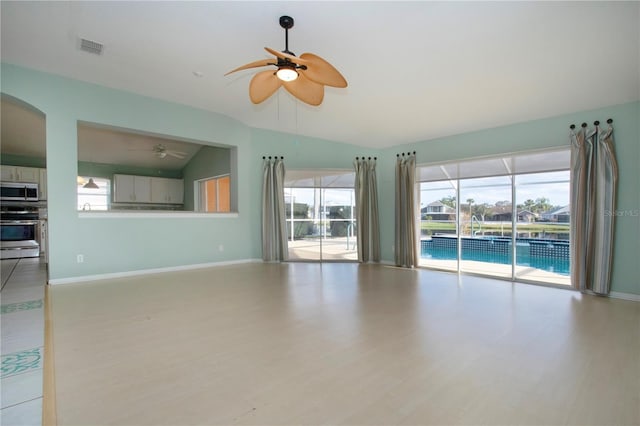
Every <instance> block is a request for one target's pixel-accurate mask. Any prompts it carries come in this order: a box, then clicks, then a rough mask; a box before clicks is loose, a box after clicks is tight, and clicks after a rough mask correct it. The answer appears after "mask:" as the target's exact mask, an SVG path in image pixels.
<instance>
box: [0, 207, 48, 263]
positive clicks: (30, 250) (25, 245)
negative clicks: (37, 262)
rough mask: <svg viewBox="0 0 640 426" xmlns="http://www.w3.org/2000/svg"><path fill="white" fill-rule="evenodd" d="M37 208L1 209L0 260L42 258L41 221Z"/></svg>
mask: <svg viewBox="0 0 640 426" xmlns="http://www.w3.org/2000/svg"><path fill="white" fill-rule="evenodd" d="M38 219H39V218H38V209H37V207H28V206H27V207H20V206H18V207H9V206H2V208H1V209H0V234H1V238H0V258H2V259H13V258H21V257H39V256H40V243H39V239H40V238H39V233H40V221H39V220H38Z"/></svg>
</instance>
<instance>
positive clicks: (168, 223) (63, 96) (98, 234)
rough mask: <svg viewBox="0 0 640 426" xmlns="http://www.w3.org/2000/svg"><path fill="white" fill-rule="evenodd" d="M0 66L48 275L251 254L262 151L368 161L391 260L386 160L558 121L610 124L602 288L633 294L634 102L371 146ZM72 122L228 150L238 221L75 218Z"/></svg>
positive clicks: (519, 147) (557, 137) (541, 130)
mask: <svg viewBox="0 0 640 426" xmlns="http://www.w3.org/2000/svg"><path fill="white" fill-rule="evenodd" d="M1 71H2V73H1V84H2V91H3V92H4V93H6V94H8V95H11V96H14V97H16V98H18V99H20V100H22V101H25V102H27V103H29V104H30V105H32V106H33V107H35V108H37V109H38V110H40V111H42V112H43V113H44V114H46V134H47V175H48V190H49V194H50V195H49V200H48V207H49V222H50V261H51V263H50V268H49V272H50V277H51V279H62V278H71V277H77V276H86V275H92V274H102V273H114V272H125V271H133V270H143V269H151V268H160V267H170V266H182V265H190V264H198V263H207V262H217V261H226V260H241V259H252V258H253V259H259V258H260V257H261V253H260V251H261V242H260V241H261V231H260V226H261V225H260V220H261V219H260V217H261V215H260V203H261V201H260V199H261V181H262V156H269V155H271V156H273V155H279V156H280V155H282V156H284V157H285V166H286V168H287V169H305V168H330V169H345V170H351V169H352V168H353V165H352V162H353V159H354V158H355V157H356V156H363V155H364V156H377V157H378V167H377V170H378V186H379V193H378V194H379V201H380V220H381V244H382V254H383V260H385V261H389V262H391V261H393V251H392V245H393V241H394V236H393V232H394V208H393V205H394V167H395V158H396V153H398V152H406V151H413V150H415V151H417V158H418V163H419V164H421V163H422V164H425V163H433V162H441V161H449V160H459V159H463V158H472V157H478V156H486V155H496V154H503V153H511V152H520V151H528V150H535V149H541V148H550V147H559V146H566V145H567V144H568V131H569V129H568V127H569V124H571V123H575V124H580V123H582V122H583V121H587V122H593V121H594V120H600V121H601V122H604V121H605V120H606V119H607V118H613V120H614V126H615V138H616V149H617V157H618V162H619V167H620V182H619V190H618V211H620V212H627V214H626V215H623V216H620V217H618V219H617V226H616V242H615V248H614V249H615V259H614V268H613V284H612V291H616V292H624V293H633V294H640V281H639V280H638V278H637V277H638V276H640V262H638V253H640V217H638V212H639V210H640V171H639V168H638V165H639V164H640V150H639V148H638V146H639V143H638V141H639V139H640V132H639V130H638V123H639V122H640V103H639V102H634V103H630V104H624V105H617V106H612V107H607V108H600V109H597V110H593V111H586V112H576V113H573V114H567V115H563V116H560V117H552V118H548V119H544V120H536V121H530V122H525V123H521V124H516V125H512V126H505V127H500V128H495V129H487V130H482V131H478V132H472V133H467V134H462V135H455V136H449V137H444V138H438V139H434V140H429V141H420V142H416V143H412V144H405V145H399V146H395V147H392V148H387V149H381V150H373V149H367V148H362V147H359V146H355V145H349V144H344V143H338V142H332V141H327V140H322V139H318V138H309V137H304V136H298V135H294V134H290V133H282V132H275V131H269V130H263V129H253V128H249V127H248V126H246V125H244V124H242V123H240V122H238V121H235V120H233V119H231V118H229V117H225V116H222V115H220V114H215V113H212V112H209V111H204V110H200V109H196V108H190V107H186V106H184V105H178V104H174V103H170V102H165V101H161V100H158V99H152V98H149V97H144V96H139V95H135V94H132V93H128V92H124V91H118V90H113V89H109V88H106V87H102V86H98V85H92V84H87V83H83V82H80V81H76V80H72V79H68V78H63V77H59V76H55V75H52V74H47V73H42V72H39V71H34V70H31V69H26V68H22V67H17V66H14V65H9V64H2V69H1ZM78 120H81V121H88V122H94V123H102V124H105V125H109V126H115V127H122V128H130V129H138V130H140V131H143V132H150V133H157V134H163V135H167V136H169V137H172V136H173V137H177V138H187V139H193V140H197V141H201V142H202V143H203V144H210V145H211V146H213V147H215V146H221V145H222V146H230V147H234V148H235V149H234V150H232V151H231V154H230V155H231V157H232V160H231V163H232V164H233V158H234V157H235V158H237V165H236V170H231V173H232V176H237V179H235V180H236V182H234V184H235V185H237V206H238V211H239V214H238V217H235V218H221V217H211V218H209V217H205V218H185V219H181V218H159V217H158V218H152V219H126V218H107V219H85V218H80V217H79V215H78V212H77V211H76V210H75V209H76V205H75V203H76V193H75V188H76V183H75V182H76V175H77V172H78V165H77V146H76V145H77V122H78ZM159 230H161V231H159ZM219 245H224V251H219V250H218V246H219ZM77 254H84V258H85V262H84V263H82V264H77V263H76V255H77Z"/></svg>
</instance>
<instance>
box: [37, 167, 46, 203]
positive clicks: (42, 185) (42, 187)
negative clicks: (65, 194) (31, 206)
mask: <svg viewBox="0 0 640 426" xmlns="http://www.w3.org/2000/svg"><path fill="white" fill-rule="evenodd" d="M38 171H39V173H40V182H39V185H38V190H39V191H40V194H38V198H39V199H40V200H46V199H47V169H38Z"/></svg>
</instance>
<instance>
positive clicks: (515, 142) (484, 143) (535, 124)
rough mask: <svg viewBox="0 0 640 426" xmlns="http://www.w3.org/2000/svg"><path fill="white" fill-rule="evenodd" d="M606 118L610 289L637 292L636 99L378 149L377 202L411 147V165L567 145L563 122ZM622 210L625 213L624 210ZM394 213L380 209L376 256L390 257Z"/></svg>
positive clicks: (390, 195)
mask: <svg viewBox="0 0 640 426" xmlns="http://www.w3.org/2000/svg"><path fill="white" fill-rule="evenodd" d="M608 118H612V119H613V121H614V123H613V125H614V129H615V133H614V135H615V146H616V157H617V160H618V167H619V182H618V194H617V210H618V212H622V214H624V216H620V217H618V218H617V223H616V232H615V246H614V250H615V254H614V262H613V275H612V291H617V292H623V293H633V294H640V278H638V277H640V262H638V253H640V217H639V216H640V149H639V145H640V143H639V141H640V131H639V130H638V126H639V124H638V123H640V102H635V103H630V104H624V105H617V106H612V107H608V108H600V109H597V110H593V111H585V112H577V113H573V114H567V115H563V116H559V117H553V118H548V119H544V120H535V121H529V122H526V123H521V124H516V125H511V126H505V127H499V128H494V129H487V130H482V131H478V132H472V133H465V134H461V135H455V136H450V137H445V138H439V139H434V140H429V141H421V142H416V143H412V144H406V145H399V146H395V147H393V148H389V149H385V150H382V152H381V154H380V159H379V161H378V185H379V196H380V206H393V205H394V188H395V184H394V180H395V175H394V170H395V158H396V153H401V152H408V151H416V160H417V164H418V165H420V164H426V163H434V162H441V161H451V160H458V159H463V158H473V157H479V156H486V155H497V154H503V153H511V152H518V151H528V150H536V149H543V148H551V147H562V146H569V125H570V124H576V125H580V124H581V123H583V122H587V123H589V124H592V123H593V122H594V121H595V120H599V121H600V122H601V123H605V122H606V120H607V119H608ZM625 212H626V213H625ZM394 221H395V214H394V210H393V209H392V208H382V209H381V211H380V230H381V236H380V239H381V244H382V256H383V258H384V259H385V260H393V251H392V246H393V244H394Z"/></svg>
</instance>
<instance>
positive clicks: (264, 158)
mask: <svg viewBox="0 0 640 426" xmlns="http://www.w3.org/2000/svg"><path fill="white" fill-rule="evenodd" d="M262 159H263V160H266V159H267V157H265V156H264V155H263V156H262ZM273 159H274V160H277V159H278V156H277V155H276V156H274V157H273ZM280 159H281V160H284V157H282V156H281V157H280ZM269 160H271V156H269Z"/></svg>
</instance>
